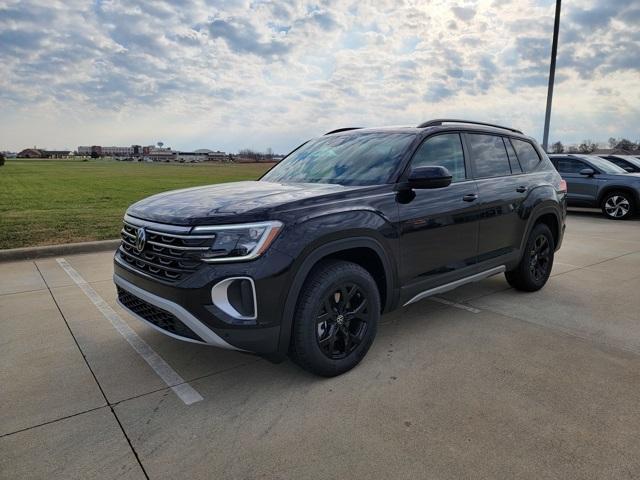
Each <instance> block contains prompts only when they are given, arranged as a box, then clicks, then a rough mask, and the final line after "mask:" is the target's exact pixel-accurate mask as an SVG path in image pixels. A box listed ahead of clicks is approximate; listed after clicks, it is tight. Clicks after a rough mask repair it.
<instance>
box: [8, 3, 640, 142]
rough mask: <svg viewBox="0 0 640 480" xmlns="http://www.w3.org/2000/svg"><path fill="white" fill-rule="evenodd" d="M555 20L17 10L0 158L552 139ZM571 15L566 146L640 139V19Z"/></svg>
mask: <svg viewBox="0 0 640 480" xmlns="http://www.w3.org/2000/svg"><path fill="white" fill-rule="evenodd" d="M553 4H554V2H551V1H548V0H542V1H533V0H531V1H512V2H508V1H490V0H484V1H479V2H465V3H457V4H452V3H451V2H448V1H446V0H431V1H426V2H425V1H413V0H404V1H402V0H398V1H392V0H378V1H373V0H369V1H356V0H348V1H340V2H333V1H328V0H320V1H316V2H306V1H304V2H293V1H282V0H279V1H266V0H262V1H260V0H254V1H244V0H226V1H219V2H216V1H206V0H181V1H174V2H169V1H166V2H160V1H158V2H153V3H148V2H138V1H132V0H98V1H96V2H84V1H62V0H54V1H52V0H27V1H16V0H3V1H1V2H0V63H1V64H2V65H3V67H2V72H3V74H2V75H1V76H0V114H1V115H0V149H6V148H9V149H18V148H23V147H25V146H28V145H33V144H38V145H41V146H49V147H51V148H53V147H60V148H62V147H68V148H74V147H75V146H77V145H78V144H87V143H89V144H91V143H95V144H129V143H153V142H155V141H157V140H160V139H161V140H164V141H165V143H168V144H171V145H172V146H175V147H180V148H197V147H202V146H208V147H215V148H225V149H227V150H237V149H239V148H242V147H254V148H266V147H269V146H271V147H273V148H274V149H275V150H276V151H286V150H288V149H289V148H291V147H293V146H295V145H297V144H298V143H300V141H302V140H304V139H306V138H308V137H310V136H313V135H317V134H320V133H322V132H323V131H325V130H328V129H332V128H336V127H339V126H343V125H381V124H415V123H417V122H419V121H422V120H424V119H427V118H432V117H437V116H454V117H468V118H475V119H484V120H488V121H495V122H501V123H506V124H512V125H514V126H518V127H520V128H523V129H524V130H525V131H527V132H528V133H530V134H532V135H534V136H536V137H540V135H541V130H542V121H543V116H544V105H545V100H546V83H547V75H548V62H549V50H550V43H551V31H552V26H553V7H554V5H553ZM563 8H564V9H563V17H562V22H561V37H560V49H559V55H558V72H557V83H556V90H555V96H554V114H553V119H552V135H551V136H552V138H553V139H556V138H561V139H562V140H563V141H565V142H572V141H579V140H582V139H584V138H592V139H594V140H604V139H605V138H608V137H609V136H611V135H613V136H628V137H631V138H633V139H635V138H637V137H639V136H640V132H638V129H637V125H638V124H639V123H640V121H639V120H640V110H639V108H638V107H637V105H638V100H639V97H640V82H639V81H638V80H640V76H639V75H638V74H639V72H640V54H639V53H638V52H640V27H638V22H637V20H638V17H640V11H638V9H637V7H635V8H634V7H633V6H631V5H628V3H626V2H623V1H622V0H613V1H612V0H598V1H593V2H591V3H589V4H582V5H580V6H574V5H571V4H569V5H565V6H564V7H563ZM634 19H635V20H634Z"/></svg>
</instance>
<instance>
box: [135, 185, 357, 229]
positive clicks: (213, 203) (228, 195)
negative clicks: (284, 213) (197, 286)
mask: <svg viewBox="0 0 640 480" xmlns="http://www.w3.org/2000/svg"><path fill="white" fill-rule="evenodd" d="M362 188H366V187H359V186H354V187H352V186H343V185H335V184H318V183H293V184H291V183H289V184H286V183H272V182H258V181H251V182H233V183H223V184H217V185H207V186H203V187H194V188H186V189H181V190H172V191H169V192H164V193H159V194H157V195H153V196H151V197H148V198H145V199H143V200H140V201H139V202H137V203H134V204H133V205H132V206H131V207H129V209H128V210H127V213H128V214H129V215H131V216H134V217H137V218H141V219H144V220H150V221H155V222H160V223H168V224H173V225H198V224H203V223H209V224H222V223H229V222H236V221H254V220H258V219H266V214H267V212H273V211H274V210H276V209H278V208H283V207H293V206H295V205H300V204H304V202H305V201H306V200H310V199H314V202H313V203H314V204H316V202H317V199H318V197H324V196H329V197H334V196H338V197H339V196H341V195H342V194H345V193H347V192H350V191H353V190H358V189H362Z"/></svg>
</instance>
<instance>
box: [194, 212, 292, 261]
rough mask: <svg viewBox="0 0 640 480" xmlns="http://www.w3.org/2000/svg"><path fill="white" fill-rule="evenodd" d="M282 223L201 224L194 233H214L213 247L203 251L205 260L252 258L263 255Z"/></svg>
mask: <svg viewBox="0 0 640 480" xmlns="http://www.w3.org/2000/svg"><path fill="white" fill-rule="evenodd" d="M281 229H282V223H281V222H277V221H273V222H260V223H245V224H239V225H220V226H201V227H195V228H194V229H193V234H194V235H197V234H203V233H213V234H214V235H215V238H214V240H213V244H212V245H211V248H210V249H209V250H207V251H205V252H202V257H201V258H202V260H204V261H205V262H234V261H241V260H252V259H254V258H257V257H259V256H260V255H262V254H263V253H264V252H265V251H266V250H267V248H269V245H271V244H272V243H273V241H274V240H275V239H276V237H277V236H278V233H280V230H281Z"/></svg>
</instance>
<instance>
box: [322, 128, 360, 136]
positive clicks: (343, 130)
mask: <svg viewBox="0 0 640 480" xmlns="http://www.w3.org/2000/svg"><path fill="white" fill-rule="evenodd" d="M361 128H362V127H345V128H336V129H335V130H331V131H330V132H327V133H325V135H331V134H332V133H339V132H347V131H349V130H359V129H361Z"/></svg>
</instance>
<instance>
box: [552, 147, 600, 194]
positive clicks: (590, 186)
mask: <svg viewBox="0 0 640 480" xmlns="http://www.w3.org/2000/svg"><path fill="white" fill-rule="evenodd" d="M554 160H556V168H557V169H558V172H560V175H561V176H562V178H564V179H565V181H566V182H567V201H568V202H569V203H572V204H578V205H591V204H593V203H594V202H595V200H596V196H597V192H598V181H597V179H595V178H594V177H589V176H587V175H581V174H580V171H581V170H584V169H585V168H590V169H592V170H595V169H594V168H593V167H592V166H591V165H589V164H588V163H586V162H583V161H582V160H579V159H577V158H572V157H559V158H556V159H554Z"/></svg>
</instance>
